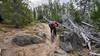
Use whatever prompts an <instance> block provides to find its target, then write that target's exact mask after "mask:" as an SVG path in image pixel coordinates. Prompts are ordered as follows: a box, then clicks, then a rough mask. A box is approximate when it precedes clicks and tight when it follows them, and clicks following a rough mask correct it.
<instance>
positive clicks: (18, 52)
mask: <svg viewBox="0 0 100 56" xmlns="http://www.w3.org/2000/svg"><path fill="white" fill-rule="evenodd" d="M2 29H3V30H5V31H0V49H3V51H2V55H3V56H48V54H49V53H50V52H53V51H55V50H56V47H57V43H56V41H55V42H54V43H51V40H50V39H51V35H50V29H49V26H48V25H47V24H44V23H38V24H36V25H35V24H33V25H31V26H28V27H25V28H22V29H16V28H7V27H3V26H2ZM36 32H45V33H46V36H47V38H46V42H45V43H41V44H33V45H28V46H24V47H20V46H17V45H15V44H13V43H12V42H11V40H12V38H13V37H14V36H15V35H17V34H24V33H25V34H31V35H34V34H35V33H36Z"/></svg>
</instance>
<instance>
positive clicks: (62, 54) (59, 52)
mask: <svg viewBox="0 0 100 56" xmlns="http://www.w3.org/2000/svg"><path fill="white" fill-rule="evenodd" d="M54 56H69V55H68V54H67V53H66V52H65V51H63V50H56V51H55V52H54Z"/></svg>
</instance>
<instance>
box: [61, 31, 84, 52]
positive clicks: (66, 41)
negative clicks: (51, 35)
mask: <svg viewBox="0 0 100 56" xmlns="http://www.w3.org/2000/svg"><path fill="white" fill-rule="evenodd" d="M60 48H62V49H63V50H64V51H66V52H70V51H72V50H74V49H75V50H80V49H81V48H82V39H80V37H79V36H78V35H77V34H76V33H74V32H66V31H65V32H63V33H62V34H61V35H60Z"/></svg>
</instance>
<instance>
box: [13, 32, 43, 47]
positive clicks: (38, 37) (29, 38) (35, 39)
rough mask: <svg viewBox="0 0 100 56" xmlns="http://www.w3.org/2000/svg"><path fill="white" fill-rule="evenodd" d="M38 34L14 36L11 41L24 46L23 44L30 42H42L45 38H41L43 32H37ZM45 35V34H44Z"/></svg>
mask: <svg viewBox="0 0 100 56" xmlns="http://www.w3.org/2000/svg"><path fill="white" fill-rule="evenodd" d="M38 34H39V35H34V36H31V35H20V36H18V35H17V36H15V37H14V38H13V39H12V42H13V43H15V44H17V45H19V46H25V45H30V44H38V43H41V42H44V41H45V39H43V36H44V35H43V34H42V33H41V34H40V33H38ZM44 37H45V36H44Z"/></svg>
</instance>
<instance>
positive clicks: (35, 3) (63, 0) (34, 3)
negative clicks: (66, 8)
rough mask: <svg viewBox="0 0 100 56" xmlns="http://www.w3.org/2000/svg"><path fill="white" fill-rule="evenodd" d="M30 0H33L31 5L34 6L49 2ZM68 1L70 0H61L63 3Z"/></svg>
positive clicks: (45, 0) (46, 0)
mask: <svg viewBox="0 0 100 56" xmlns="http://www.w3.org/2000/svg"><path fill="white" fill-rule="evenodd" d="M30 1H31V2H32V4H31V6H33V7H37V6H39V5H42V4H47V3H48V0H30ZM68 1H69V0H60V2H61V3H66V2H68Z"/></svg>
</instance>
